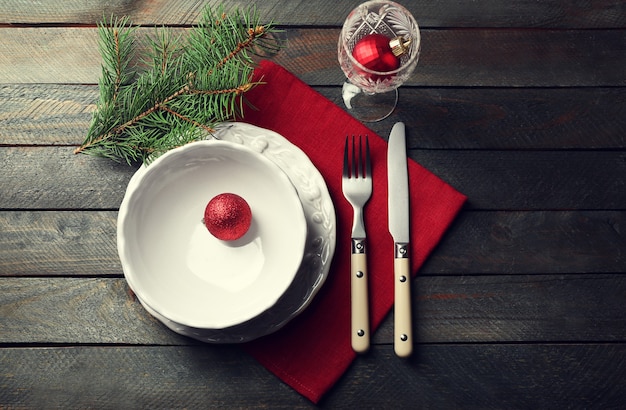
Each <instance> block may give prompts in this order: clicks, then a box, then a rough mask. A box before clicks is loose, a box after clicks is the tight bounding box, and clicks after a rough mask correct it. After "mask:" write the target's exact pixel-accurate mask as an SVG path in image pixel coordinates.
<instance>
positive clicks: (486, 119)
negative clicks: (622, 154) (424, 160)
mask: <svg viewBox="0 0 626 410" xmlns="http://www.w3.org/2000/svg"><path fill="white" fill-rule="evenodd" d="M316 89H317V90H318V91H319V92H321V93H322V94H323V95H324V96H326V97H327V98H329V99H330V100H331V101H333V102H334V103H335V104H337V105H338V106H340V107H343V102H342V101H341V92H340V88H339V87H317V88H316ZM97 99H98V89H97V86H94V85H69V84H4V85H0V144H6V145H13V144H15V145H78V144H80V143H81V142H82V141H83V139H84V136H85V134H86V132H87V130H88V128H89V123H90V121H91V113H92V111H93V110H94V109H95V104H96V101H97ZM400 99H401V105H400V106H399V107H398V110H397V111H396V112H395V113H394V114H393V115H392V117H391V118H390V119H389V120H387V121H382V122H378V123H370V124H368V126H369V127H370V128H371V129H372V130H373V131H374V132H376V133H378V134H380V135H382V136H387V135H388V133H389V128H390V125H391V124H393V123H394V122H396V121H403V122H404V123H405V124H406V125H407V127H408V128H409V129H411V130H412V132H411V136H410V137H411V138H410V139H409V141H408V144H409V146H410V147H412V148H427V149H450V148H452V149H596V148H601V149H607V148H626V94H625V93H624V92H623V90H622V89H621V88H581V89H579V88H563V89H553V88H547V89H543V88H539V89H536V88H524V89H518V88H498V89H492V88H479V89H453V88H418V87H404V88H402V89H401V90H400Z"/></svg>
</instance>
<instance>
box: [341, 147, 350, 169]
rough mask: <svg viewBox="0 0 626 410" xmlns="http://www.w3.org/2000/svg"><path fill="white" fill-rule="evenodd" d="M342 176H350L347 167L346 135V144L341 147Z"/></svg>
mask: <svg viewBox="0 0 626 410" xmlns="http://www.w3.org/2000/svg"><path fill="white" fill-rule="evenodd" d="M342 176H343V177H347V178H349V177H350V170H349V168H348V137H346V145H345V147H344V149H343V172H342Z"/></svg>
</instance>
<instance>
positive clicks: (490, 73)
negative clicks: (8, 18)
mask: <svg viewBox="0 0 626 410" xmlns="http://www.w3.org/2000/svg"><path fill="white" fill-rule="evenodd" d="M142 30H144V31H143V32H149V33H152V32H153V29H149V28H144V29H142ZM146 30H147V31H146ZM284 35H285V38H286V41H287V44H288V47H286V48H284V49H283V50H282V51H280V52H279V53H278V54H277V55H275V56H274V57H273V59H274V60H275V61H276V62H278V63H279V64H281V65H283V66H285V67H286V68H287V69H288V70H290V71H292V72H294V73H295V74H296V75H297V76H299V77H300V78H302V79H303V80H304V81H306V82H307V83H308V84H311V85H329V84H341V83H342V82H343V81H344V79H345V77H344V75H343V73H342V72H341V70H340V68H339V64H338V62H337V39H338V37H339V30H338V29H335V28H330V29H320V28H297V29H291V28H289V29H287V31H286V32H285V33H284ZM0 38H2V39H3V41H2V42H1V43H0V54H1V55H2V56H3V58H2V60H0V83H67V84H90V83H91V84H96V83H97V81H98V78H99V76H100V71H101V70H100V65H101V59H100V55H99V53H98V47H97V33H96V29H95V28H89V27H80V28H77V27H38V28H32V27H18V28H6V27H0ZM546 38H548V39H549V41H546V40H545V39H546ZM624 44H626V30H593V31H574V30H513V29H498V30H494V29H480V30H470V29H457V30H447V29H444V30H422V52H421V54H420V61H419V64H418V68H417V69H416V71H415V73H414V74H413V75H412V77H411V78H410V79H409V80H408V81H407V83H406V84H407V85H415V86H430V87H432V86H446V87H468V86H476V87H478V86H480V87H524V86H526V87H573V86H577V87H589V86H596V87H602V86H625V85H626V78H625V77H624V75H623V72H622V70H621V68H622V67H624V66H625V65H626V53H624ZM486 60H488V61H490V64H488V65H485V64H484V61H486ZM42 67H45V69H42Z"/></svg>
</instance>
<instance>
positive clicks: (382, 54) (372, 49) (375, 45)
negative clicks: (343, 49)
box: [352, 33, 400, 75]
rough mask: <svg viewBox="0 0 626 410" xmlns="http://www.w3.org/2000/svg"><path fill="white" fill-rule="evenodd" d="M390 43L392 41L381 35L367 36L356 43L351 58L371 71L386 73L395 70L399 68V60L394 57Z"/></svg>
mask: <svg viewBox="0 0 626 410" xmlns="http://www.w3.org/2000/svg"><path fill="white" fill-rule="evenodd" d="M390 41H392V39H390V38H388V37H386V36H384V35H382V34H378V33H374V34H368V35H367V36H365V37H363V38H362V39H360V40H359V41H358V42H357V43H356V45H355V46H354V49H353V50H352V56H353V57H354V59H355V60H356V61H358V62H359V64H361V65H362V66H363V67H365V68H367V69H369V70H372V71H378V72H383V73H386V72H389V71H393V70H396V69H398V67H400V59H399V58H398V57H396V56H395V55H394V53H393V50H392V47H391V46H390V44H389V42H390ZM362 74H365V75H367V73H362Z"/></svg>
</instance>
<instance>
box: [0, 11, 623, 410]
mask: <svg viewBox="0 0 626 410" xmlns="http://www.w3.org/2000/svg"><path fill="white" fill-rule="evenodd" d="M209 3H217V2H209ZM237 3H238V4H242V5H243V4H247V3H248V2H247V1H246V2H244V1H239V2H238V1H227V2H226V3H225V4H237ZM358 3H359V2H358V1H309V2H294V1H287V0H282V1H281V0H273V1H259V2H258V9H259V11H260V12H261V14H262V15H264V16H267V19H268V20H269V19H270V18H271V19H273V20H274V21H275V22H276V23H277V24H279V25H280V26H282V27H283V28H284V29H285V33H284V36H285V38H286V39H288V46H287V47H286V48H285V49H284V50H283V51H281V52H280V53H279V54H278V55H276V56H275V57H274V60H275V61H276V62H278V63H279V64H282V65H283V66H285V67H286V68H287V69H289V70H290V71H292V72H293V73H294V74H296V75H297V76H298V77H300V78H301V79H303V80H304V81H305V82H307V83H308V84H310V85H311V86H313V87H314V88H315V89H317V90H318V91H320V92H321V93H323V94H324V95H326V96H327V97H328V98H330V99H331V100H333V101H335V102H336V103H337V104H340V97H339V94H340V88H339V84H341V83H342V81H343V74H342V72H341V70H340V69H339V66H338V63H337V55H336V42H337V38H338V35H339V29H340V27H341V24H342V22H343V19H344V18H345V17H346V15H347V14H348V12H349V11H350V10H351V9H352V8H353V7H354V6H356V5H357V4H358ZM403 3H404V5H405V6H406V7H407V8H409V9H410V10H411V11H412V12H413V14H414V15H415V16H416V18H417V20H418V22H419V24H420V25H421V28H422V39H423V40H422V41H423V46H422V55H421V59H420V62H419V65H418V68H417V70H416V72H415V74H414V75H413V76H412V77H411V79H410V80H409V82H408V83H407V84H406V85H405V86H403V87H402V88H401V91H400V99H401V103H400V106H399V108H398V109H397V111H396V112H395V113H394V115H393V116H392V117H391V118H389V119H387V120H385V121H383V122H380V123H376V124H373V125H371V128H372V129H373V130H374V131H376V132H378V133H380V134H381V135H384V136H386V135H388V132H389V129H390V128H391V125H392V124H393V123H394V122H395V121H404V122H405V123H406V124H407V127H408V130H409V141H408V145H409V155H410V157H411V158H413V159H415V160H416V161H418V162H419V163H421V164H422V165H424V166H425V167H426V168H428V169H430V170H431V171H432V172H433V173H435V174H436V175H438V176H440V177H441V178H442V179H444V180H445V181H447V182H448V183H450V184H451V185H452V186H454V187H455V188H456V189H458V190H459V191H461V192H463V193H464V194H466V195H467V196H468V197H469V200H468V202H467V204H466V205H465V207H464V209H463V210H462V212H461V214H460V215H459V217H458V218H457V219H456V221H455V223H454V224H453V226H452V227H451V228H450V230H449V231H448V233H447V234H446V236H445V237H444V239H443V240H442V242H441V243H440V245H439V246H438V247H437V248H436V249H435V251H434V253H433V254H432V256H431V257H430V258H429V260H428V261H427V262H426V264H425V265H424V266H423V268H422V269H421V271H420V272H419V274H418V277H417V279H416V280H415V281H414V283H413V292H414V293H413V294H414V317H415V323H414V332H415V334H416V339H417V343H416V346H415V355H414V357H413V358H412V359H411V360H409V361H399V360H393V347H392V344H391V343H392V331H393V329H392V318H391V317H388V318H387V320H386V321H385V322H384V324H383V326H382V327H381V328H380V329H379V330H378V332H377V333H376V334H375V335H374V340H373V343H374V346H373V348H372V351H371V352H370V353H369V354H368V355H366V356H363V357H359V358H357V360H356V361H355V362H354V364H353V365H352V366H351V367H350V368H349V370H348V371H347V373H346V374H345V375H344V376H343V377H342V378H341V379H340V381H339V382H338V383H337V385H336V386H335V387H334V388H333V389H332V390H331V391H330V392H329V393H328V394H327V395H326V396H325V397H324V398H323V400H322V401H321V402H320V403H319V407H322V408H499V409H514V408H521V409H525V408H528V409H538V408H550V409H553V408H618V407H621V406H623V404H624V403H626V364H625V363H624V362H625V359H626V69H625V68H624V67H626V3H624V2H623V1H618V0H597V1H593V2H591V1H578V2H564V1H559V0H545V1H538V2H534V1H533V2H529V1H515V0H512V1H497V0H481V1H471V2H470V1H461V2H459V1H451V0H442V1H436V2H432V1H421V0H410V1H409V0H406V1H404V2H403ZM204 4H205V2H199V1H195V0H180V1H166V0H153V1H122V0H107V1H104V0H90V1H85V0H68V1H52V0H42V1H38V2H29V1H26V0H8V1H3V2H2V4H0V408H57V407H62V408H85V407H89V408H91V407H92V408H134V407H138V408H160V407H162V408H179V407H184V408H215V407H222V406H224V407H229V408H255V407H263V408H290V409H291V408H312V407H315V406H314V405H313V404H312V403H311V402H309V401H308V400H307V399H305V398H303V397H302V396H300V395H299V394H298V393H296V392H295V391H293V390H292V389H291V388H290V387H288V386H287V385H285V384H283V383H282V382H281V381H280V380H279V379H277V378H276V377H274V376H273V375H272V374H271V373H269V372H268V371H267V370H266V369H265V368H264V367H262V366H261V365H260V364H258V363H257V362H256V361H255V360H254V359H253V358H251V357H250V356H249V355H247V354H246V353H244V352H243V351H242V350H241V348H240V347H238V346H215V345H204V344H200V343H196V342H194V341H192V340H190V339H187V338H184V337H182V336H179V335H177V334H175V333H173V332H171V331H169V330H167V329H166V328H165V327H164V326H162V325H160V324H159V323H158V322H157V321H156V320H154V319H152V318H151V316H150V315H148V314H147V313H146V312H145V311H144V310H143V309H142V308H141V306H140V305H139V304H138V303H137V302H136V301H135V300H134V299H133V298H132V296H131V295H130V293H129V290H128V287H127V285H126V282H125V280H124V277H123V273H122V268H121V266H120V262H119V259H118V255H117V251H116V243H115V240H116V218H117V210H118V207H119V205H120V202H121V200H122V197H123V195H124V192H125V189H126V184H127V183H128V181H129V179H130V177H131V175H132V174H133V173H134V171H135V168H133V167H129V166H127V165H121V164H116V163H114V162H112V161H109V160H101V159H96V158H92V157H88V156H84V155H74V154H73V150H74V148H75V147H76V146H77V145H78V144H80V142H82V140H83V138H84V136H85V133H86V131H87V128H88V125H89V122H90V119H91V112H92V111H93V109H94V107H95V102H96V101H97V99H98V88H97V85H96V84H97V81H98V77H99V75H100V62H101V60H100V55H99V53H98V50H97V33H96V28H95V24H96V23H97V22H99V21H100V20H101V19H102V17H103V16H108V15H111V14H112V13H113V14H115V15H118V16H122V15H128V16H130V18H131V19H132V20H133V21H134V22H135V23H137V24H141V25H145V26H153V25H159V26H160V25H171V26H176V27H181V28H182V29H184V28H185V27H188V26H189V25H192V24H194V23H195V22H196V21H197V19H198V16H199V13H200V10H201V8H202V6H203V5H204ZM146 29H149V28H146Z"/></svg>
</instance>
